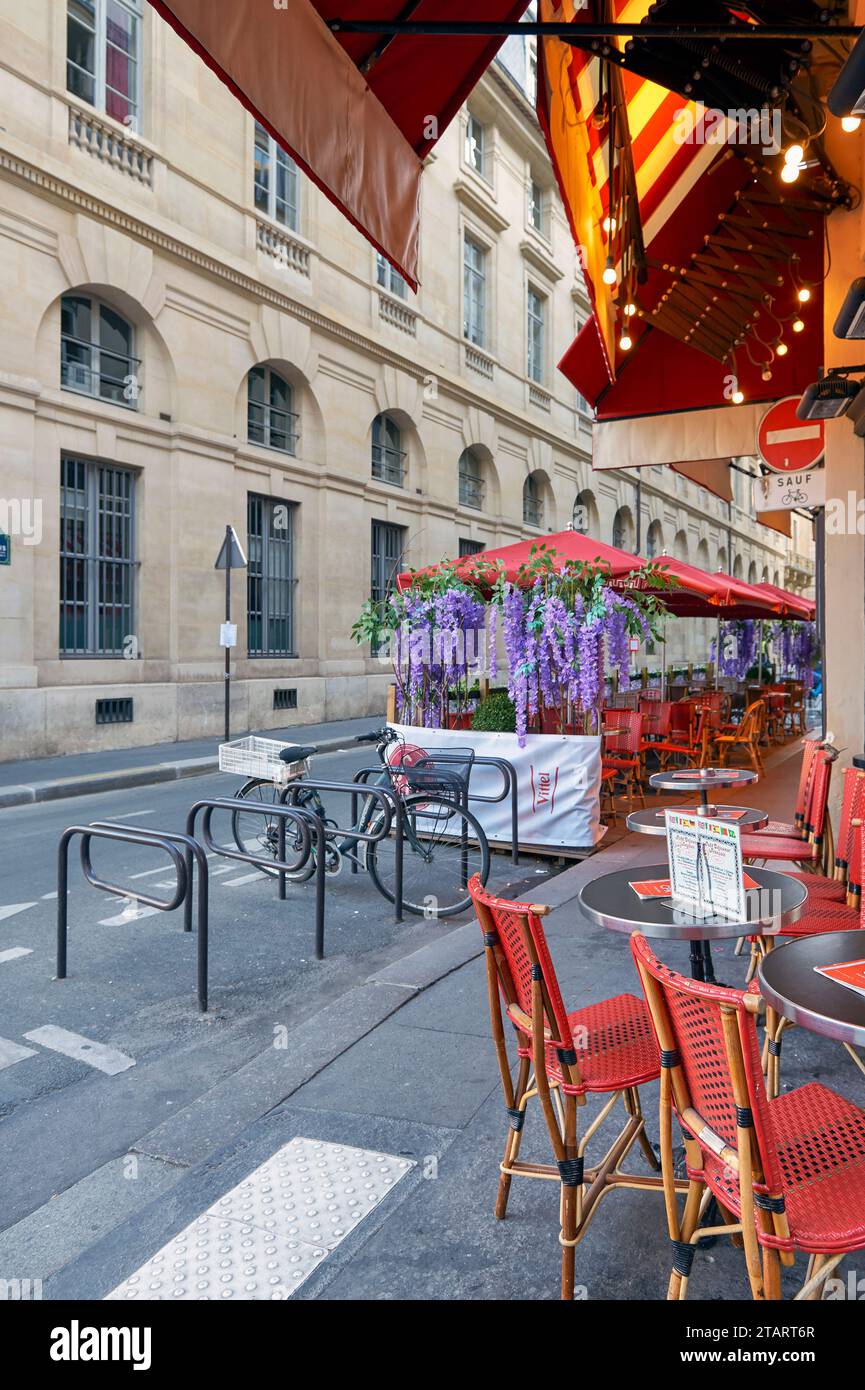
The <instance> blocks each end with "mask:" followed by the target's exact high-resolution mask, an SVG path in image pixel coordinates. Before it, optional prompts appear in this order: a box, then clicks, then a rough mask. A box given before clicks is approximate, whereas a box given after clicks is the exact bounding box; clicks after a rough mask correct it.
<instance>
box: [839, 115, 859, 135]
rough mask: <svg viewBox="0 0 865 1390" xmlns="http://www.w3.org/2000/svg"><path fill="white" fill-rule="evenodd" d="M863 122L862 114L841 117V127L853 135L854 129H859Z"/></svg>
mask: <svg viewBox="0 0 865 1390" xmlns="http://www.w3.org/2000/svg"><path fill="white" fill-rule="evenodd" d="M861 124H862V118H861V117H860V116H842V117H841V129H842V130H846V132H847V134H848V135H852V134H853V132H854V130H858V129H859V127H860V125H861Z"/></svg>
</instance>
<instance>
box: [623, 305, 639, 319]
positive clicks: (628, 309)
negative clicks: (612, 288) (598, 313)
mask: <svg viewBox="0 0 865 1390" xmlns="http://www.w3.org/2000/svg"><path fill="white" fill-rule="evenodd" d="M636 312H637V306H636V304H626V305H625V309H624V313H625V316H626V317H627V318H632V317H633V315H634V314H635V313H636Z"/></svg>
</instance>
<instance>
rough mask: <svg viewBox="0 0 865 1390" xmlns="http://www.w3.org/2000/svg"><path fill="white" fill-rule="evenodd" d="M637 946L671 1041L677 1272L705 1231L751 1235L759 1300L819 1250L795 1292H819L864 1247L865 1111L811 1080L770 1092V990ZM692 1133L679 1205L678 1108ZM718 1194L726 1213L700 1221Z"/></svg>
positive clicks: (669, 1138)
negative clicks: (697, 974) (691, 975)
mask: <svg viewBox="0 0 865 1390" xmlns="http://www.w3.org/2000/svg"><path fill="white" fill-rule="evenodd" d="M631 946H632V949H633V952H634V959H635V960H636V962H637V969H638V971H639V973H640V978H641V980H642V982H643V988H644V990H645V993H646V998H647V1000H648V1003H649V1008H650V1009H651V1013H652V1020H653V1022H654V1025H655V1029H656V1031H657V1035H658V1043H659V1046H660V1049H661V1102H660V1122H661V1164H662V1171H663V1177H664V1190H665V1203H666V1208H667V1221H668V1226H669V1233H670V1240H671V1242H672V1247H673V1252H672V1253H673V1273H672V1276H671V1278H670V1286H669V1291H668V1295H667V1296H668V1297H669V1298H679V1299H681V1298H684V1297H685V1296H686V1293H687V1288H688V1279H689V1276H690V1273H691V1266H692V1264H693V1260H694V1255H695V1251H696V1248H697V1241H698V1240H699V1239H700V1238H701V1237H702V1236H704V1235H706V1234H708V1233H709V1231H710V1230H711V1231H712V1232H713V1233H714V1234H722V1233H723V1234H729V1235H733V1236H738V1235H741V1238H742V1244H743V1246H744V1255H745V1266H746V1270H747V1274H748V1280H749V1282H750V1285H751V1293H752V1296H753V1297H754V1298H755V1299H763V1298H770V1299H778V1298H780V1297H781V1268H780V1267H781V1264H785V1265H790V1264H792V1263H793V1259H794V1255H795V1253H796V1252H797V1251H803V1252H805V1253H806V1254H807V1255H808V1256H809V1264H808V1270H807V1273H806V1275H805V1282H804V1284H803V1286H802V1287H801V1289H800V1290H799V1292H798V1293H797V1294H796V1298H797V1299H802V1298H819V1297H820V1295H821V1292H822V1285H823V1281H824V1280H825V1279H826V1278H827V1277H828V1276H829V1275H830V1274H831V1273H832V1271H833V1269H834V1268H835V1266H836V1265H837V1264H838V1263H839V1261H840V1260H842V1259H843V1258H844V1256H845V1255H846V1254H848V1253H850V1252H852V1251H854V1250H863V1249H865V1113H863V1111H861V1110H859V1109H858V1108H857V1107H856V1106H855V1105H852V1104H851V1103H850V1101H848V1100H845V1099H844V1098H843V1097H842V1096H839V1095H838V1094H837V1093H836V1092H835V1091H830V1090H829V1089H828V1088H827V1087H825V1086H821V1085H819V1084H818V1083H817V1082H811V1083H809V1084H808V1085H806V1086H799V1087H797V1088H796V1089H795V1090H793V1091H788V1092H786V1093H785V1094H784V1095H782V1096H779V1097H778V1098H777V1100H769V1099H768V1097H767V1095H766V1090H765V1086H764V1083H763V1073H762V1071H761V1068H760V1049H759V1045H758V1042H757V1030H756V1014H757V1012H758V1010H759V1008H760V998H759V995H757V994H756V993H754V992H750V991H749V992H746V993H742V992H740V991H739V990H735V989H728V988H725V987H723V986H719V985H708V984H704V983H702V982H701V981H697V980H689V979H686V978H685V977H684V976H682V975H679V974H677V973H676V972H675V971H674V970H671V969H669V967H667V966H666V965H664V964H662V962H661V961H659V960H657V959H656V957H655V956H654V955H653V954H652V951H651V950H650V948H649V945H648V942H647V941H646V938H645V937H644V936H641V935H640V934H639V933H635V934H634V936H633V937H632V938H631ZM674 1112H675V1114H676V1115H677V1116H678V1119H679V1123H680V1125H681V1127H682V1133H683V1135H684V1138H685V1158H686V1164H687V1173H688V1179H689V1182H690V1187H689V1191H688V1195H687V1198H686V1200H685V1204H684V1209H683V1210H682V1211H681V1212H680V1210H679V1203H678V1201H677V1198H676V1191H675V1185H674V1156H673V1131H672V1116H673V1113H674ZM710 1194H712V1195H713V1196H714V1197H715V1199H716V1200H717V1202H718V1205H719V1207H720V1209H721V1214H722V1220H721V1223H720V1224H718V1225H716V1226H713V1227H711V1228H706V1227H701V1226H700V1219H701V1216H702V1214H703V1212H704V1210H705V1207H706V1204H707V1202H708V1198H709V1195H710Z"/></svg>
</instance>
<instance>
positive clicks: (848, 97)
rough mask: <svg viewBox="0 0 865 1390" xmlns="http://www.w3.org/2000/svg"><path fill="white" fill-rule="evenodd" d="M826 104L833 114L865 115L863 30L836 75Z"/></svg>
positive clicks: (864, 36) (864, 47)
mask: <svg viewBox="0 0 865 1390" xmlns="http://www.w3.org/2000/svg"><path fill="white" fill-rule="evenodd" d="M831 32H832V31H831V30H829V33H830V34H831ZM826 105H827V106H828V107H829V110H830V111H831V112H832V115H833V116H841V117H844V116H863V115H865V31H863V33H861V34H860V35H859V37H858V39H857V40H856V42H855V44H854V45H853V48H852V49H851V51H850V56H849V57H848V58H847V61H846V62H845V64H844V66H843V68H842V69H841V71H840V72H839V74H838V76H837V77H836V79H835V83H834V85H833V87H832V88H831V90H830V92H829V95H828V96H827V98H826Z"/></svg>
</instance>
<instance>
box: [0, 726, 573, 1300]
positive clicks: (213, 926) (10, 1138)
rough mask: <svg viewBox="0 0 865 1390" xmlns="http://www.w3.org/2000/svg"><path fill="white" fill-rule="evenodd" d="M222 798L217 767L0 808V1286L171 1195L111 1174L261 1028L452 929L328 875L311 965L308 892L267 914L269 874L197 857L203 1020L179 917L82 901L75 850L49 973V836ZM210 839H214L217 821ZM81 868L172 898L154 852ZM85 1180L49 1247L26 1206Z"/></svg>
mask: <svg viewBox="0 0 865 1390" xmlns="http://www.w3.org/2000/svg"><path fill="white" fill-rule="evenodd" d="M370 761H371V756H370V750H368V749H351V750H347V751H345V752H338V753H333V754H328V755H322V756H320V757H318V758H317V759H316V760H315V773H316V774H317V775H318V776H319V777H321V778H327V779H332V780H350V778H351V775H352V774H353V772H354V771H355V770H356V769H357V768H359V767H361V766H367V765H369V763H370ZM237 785H239V784H238V783H236V782H235V781H234V779H231V778H228V777H226V776H225V775H224V774H216V775H214V776H209V777H203V778H195V779H188V780H184V781H180V782H170V783H164V784H161V785H158V786H153V787H143V788H136V789H132V790H128V791H119V792H111V793H104V794H101V795H98V796H91V797H82V798H77V799H75V800H72V801H63V802H58V803H42V804H39V805H35V806H27V807H21V808H14V809H10V810H6V811H2V812H0V830H2V844H3V853H2V856H0V998H2V1001H3V1003H2V1013H0V1171H2V1172H3V1174H4V1181H3V1184H2V1187H0V1232H4V1231H5V1232H6V1233H7V1234H6V1236H4V1235H2V1234H0V1277H3V1276H4V1275H5V1274H6V1273H7V1270H8V1261H9V1260H14V1261H17V1263H16V1264H15V1269H16V1270H17V1271H18V1275H19V1276H20V1275H21V1273H22V1271H21V1269H20V1263H21V1252H22V1250H23V1251H27V1250H30V1249H31V1248H33V1247H32V1242H33V1241H34V1240H35V1241H36V1246H37V1247H38V1249H39V1255H38V1260H36V1256H35V1255H34V1257H33V1258H34V1260H36V1267H37V1269H38V1272H39V1275H40V1277H41V1276H42V1274H43V1272H45V1273H50V1272H51V1268H55V1269H56V1268H59V1266H60V1264H61V1263H63V1261H64V1260H65V1259H66V1258H68V1257H69V1255H70V1253H76V1252H77V1251H78V1250H80V1249H81V1248H82V1245H83V1244H86V1241H87V1240H88V1239H89V1238H90V1237H91V1236H92V1235H93V1233H94V1231H96V1233H97V1234H98V1230H97V1227H98V1226H99V1223H100V1222H104V1221H110V1220H111V1219H112V1215H113V1214H116V1213H112V1210H111V1208H112V1204H114V1203H117V1202H120V1203H122V1202H129V1201H132V1200H134V1201H137V1202H141V1201H143V1200H144V1198H145V1196H146V1195H151V1196H152V1194H153V1191H154V1190H156V1191H158V1190H159V1186H160V1184H165V1183H169V1182H170V1181H171V1180H172V1174H171V1173H170V1172H166V1170H165V1168H164V1166H161V1165H159V1164H154V1165H153V1167H152V1171H148V1170H147V1163H146V1161H144V1171H143V1173H142V1174H140V1175H139V1176H141V1177H143V1178H144V1181H143V1182H141V1183H139V1184H138V1185H137V1187H136V1192H135V1196H134V1198H132V1197H131V1196H130V1195H129V1188H130V1184H128V1183H127V1184H125V1185H124V1184H121V1189H122V1190H121V1189H117V1188H116V1183H115V1181H114V1179H115V1175H116V1174H115V1168H116V1165H117V1164H118V1163H120V1162H121V1161H122V1156H123V1155H125V1154H126V1153H127V1150H128V1149H129V1147H130V1146H131V1145H132V1144H134V1143H135V1142H136V1141H137V1140H138V1139H139V1138H140V1137H141V1136H142V1135H145V1134H147V1133H148V1132H149V1131H151V1130H153V1129H154V1128H156V1127H158V1126H159V1125H160V1124H162V1123H163V1122H164V1121H165V1120H166V1118H168V1117H170V1116H171V1115H172V1114H173V1113H176V1112H177V1111H179V1110H181V1109H182V1108H183V1107H184V1106H187V1105H189V1104H190V1102H191V1101H192V1100H194V1099H195V1098H196V1097H197V1096H200V1095H202V1094H203V1093H204V1092H206V1091H208V1090H209V1089H211V1088H212V1087H213V1086H215V1085H216V1084H218V1083H220V1082H221V1081H223V1080H226V1079H228V1078H231V1077H232V1075H233V1074H234V1073H235V1072H237V1070H238V1069H239V1068H240V1067H242V1066H243V1065H244V1064H245V1063H247V1062H248V1061H249V1060H250V1059H253V1058H255V1057H257V1056H258V1055H260V1054H261V1053H262V1051H263V1050H264V1049H267V1048H268V1047H272V1046H273V1040H274V1037H275V1036H276V1035H277V1033H278V1032H279V1030H283V1029H284V1030H292V1029H297V1028H298V1026H299V1025H300V1024H302V1023H303V1021H304V1019H306V1018H307V1017H309V1016H311V1015H312V1014H314V1013H316V1012H317V1011H318V1010H320V1009H321V1008H322V1007H324V1006H325V1005H327V1004H328V1003H329V1002H330V1001H333V1000H337V999H339V997H340V996H341V995H343V994H344V992H345V991H346V990H347V989H350V988H351V987H352V986H353V985H354V984H356V983H357V982H358V981H359V980H363V979H365V978H367V977H368V976H369V974H370V973H371V972H372V971H373V970H374V969H376V968H378V966H380V965H381V964H386V963H387V962H388V961H390V960H393V959H397V958H399V957H401V956H403V955H405V954H407V953H408V952H410V951H414V950H417V949H418V948H419V947H420V946H422V945H424V944H426V943H427V942H429V941H430V940H432V939H435V938H436V937H438V936H441V935H443V934H444V933H445V932H447V931H449V930H450V929H451V927H452V924H451V923H448V924H439V923H436V922H431V921H424V920H422V919H418V918H407V919H406V921H405V922H404V923H402V924H397V923H395V922H394V918H393V910H392V908H391V906H390V904H388V903H387V902H386V901H385V900H384V899H383V898H382V897H381V896H380V895H379V893H378V892H377V891H376V889H375V887H374V885H373V883H372V882H371V880H370V879H369V878H368V877H367V876H366V875H363V874H358V875H349V874H348V872H347V871H343V873H342V874H341V875H340V876H339V877H338V878H337V879H335V880H329V881H328V895H327V934H326V952H327V958H326V959H325V960H324V961H323V962H317V961H315V960H314V958H313V889H312V886H311V885H304V886H293V885H289V888H288V894H289V898H288V901H287V902H286V903H280V902H279V901H278V899H277V895H276V883H275V880H273V879H270V878H267V877H265V876H263V875H261V874H260V873H258V872H257V871H255V870H253V869H250V868H249V867H248V866H246V865H242V864H236V863H232V862H231V861H228V860H219V859H213V860H211V865H210V873H211V910H210V942H211V949H210V1010H209V1012H208V1013H207V1014H206V1015H204V1016H202V1015H200V1014H199V1012H198V1009H197V1004H196V997H195V969H196V967H195V936H194V934H185V933H184V932H183V931H182V922H181V915H180V913H179V912H175V913H173V914H167V913H161V912H155V911H153V910H150V911H148V910H146V909H145V910H144V911H143V912H142V911H141V910H139V911H138V912H137V913H136V911H135V910H134V908H133V909H132V910H130V909H129V906H128V905H126V906H125V905H124V904H123V903H122V902H120V901H118V900H117V899H115V898H112V897H110V896H108V895H107V894H104V893H100V892H98V891H97V890H95V889H94V888H92V887H91V886H89V885H88V884H87V883H85V881H84V879H83V876H82V874H81V870H80V866H79V863H78V851H77V848H75V847H74V845H73V851H72V853H71V854H70V873H69V899H68V902H69V960H68V972H69V973H68V978H67V979H65V980H62V981H60V980H57V979H55V978H54V974H55V929H56V908H57V903H56V887H57V880H56V874H57V866H56V857H57V855H56V851H57V843H58V840H59V837H60V835H61V833H62V831H63V830H64V828H66V827H67V826H69V825H73V824H82V823H84V824H86V823H88V822H90V821H93V820H108V819H110V820H129V821H132V822H134V823H137V824H140V825H141V826H146V827H148V828H154V829H155V828H165V829H173V830H182V829H183V827H184V822H185V818H186V813H187V810H188V808H189V806H190V805H191V803H192V802H193V801H195V800H198V799H200V798H203V797H208V796H226V795H230V794H231V793H232V791H233V790H235V789H236V787H237ZM343 805H344V810H343V814H344V815H346V816H347V803H343ZM331 809H333V810H334V812H335V807H333V806H332V804H331V803H329V804H328V810H331ZM214 831H215V834H216V838H217V839H218V840H219V841H220V842H228V841H229V838H230V832H229V822H228V818H227V816H226V817H225V818H224V819H223V820H222V822H221V823H219V822H217V821H215V822H214ZM93 858H94V865H95V867H96V869H97V871H98V872H101V873H103V874H104V875H105V877H106V878H108V879H109V880H114V881H119V882H124V883H125V882H132V883H137V884H140V885H141V886H142V889H145V890H149V891H152V892H154V893H157V894H160V895H165V896H168V897H170V895H171V887H172V885H173V882H174V871H173V869H172V868H171V867H170V866H169V867H167V868H166V860H165V858H164V855H163V854H161V853H160V852H159V851H157V850H153V849H150V848H143V847H141V846H127V845H108V844H103V845H95V846H94V855H93ZM549 872H550V867H549V865H548V864H544V863H540V862H538V861H534V862H533V861H525V860H524V862H523V865H522V866H521V868H520V869H518V870H517V869H514V868H513V867H512V866H511V865H510V864H509V862H508V861H507V860H506V859H505V858H504V857H499V858H498V859H496V860H495V871H494V881H495V882H496V883H497V886H501V887H504V885H505V884H506V883H508V882H513V881H514V879H515V878H516V880H517V881H525V880H526V879H531V878H532V877H533V876H534V877H535V879H536V881H542V880H543V878H544V877H547V876H548V874H549ZM86 1182H90V1183H92V1184H94V1185H95V1187H94V1193H95V1195H94V1197H93V1200H92V1201H91V1202H90V1204H89V1206H88V1208H87V1213H88V1214H87V1217H86V1219H83V1220H82V1219H78V1220H74V1219H72V1218H70V1221H71V1226H70V1230H69V1233H68V1242H67V1244H64V1239H63V1237H62V1233H61V1234H58V1231H57V1230H56V1229H54V1230H53V1231H52V1234H51V1239H50V1241H47V1238H45V1237H44V1222H41V1221H40V1214H41V1212H42V1209H43V1207H44V1204H46V1203H49V1202H51V1201H52V1199H53V1198H54V1197H55V1196H56V1194H58V1193H63V1192H65V1191H66V1190H67V1189H69V1188H71V1187H72V1186H73V1185H75V1184H78V1185H81V1184H82V1183H86ZM112 1183H114V1186H113V1187H112ZM104 1184H107V1187H104V1188H103V1185H104ZM115 1189H116V1190H115ZM45 1210H46V1211H47V1208H45ZM31 1213H35V1216H34V1217H32V1218H31V1219H30V1220H28V1219H27V1218H28V1217H29V1215H30V1214H31ZM18 1223H20V1224H18ZM88 1223H89V1224H88ZM55 1226H56V1221H55ZM10 1228H11V1229H10ZM40 1232H42V1235H41V1236H40ZM40 1240H42V1244H41V1245H40ZM49 1266H50V1268H49ZM23 1273H25V1274H26V1273H27V1270H26V1269H25V1270H24V1271H23Z"/></svg>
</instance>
